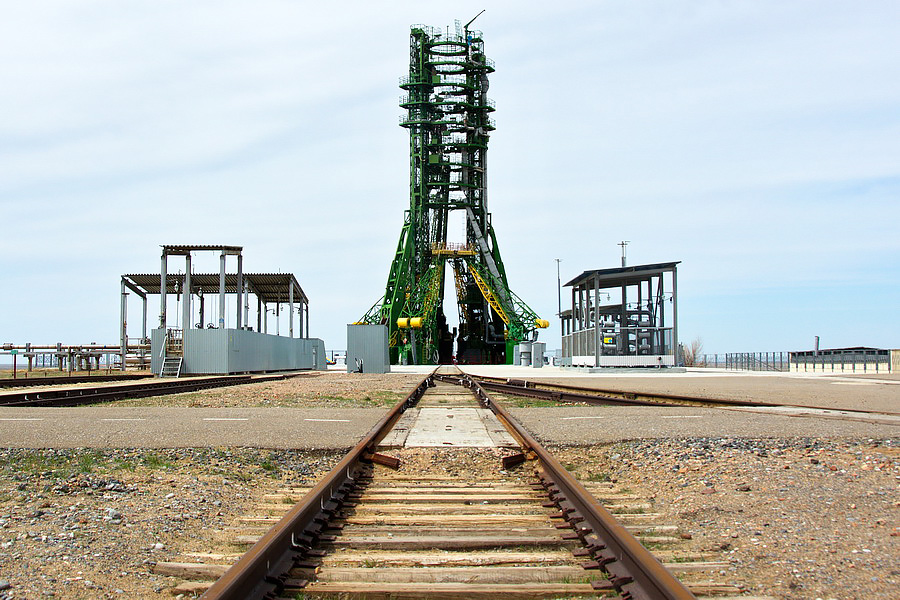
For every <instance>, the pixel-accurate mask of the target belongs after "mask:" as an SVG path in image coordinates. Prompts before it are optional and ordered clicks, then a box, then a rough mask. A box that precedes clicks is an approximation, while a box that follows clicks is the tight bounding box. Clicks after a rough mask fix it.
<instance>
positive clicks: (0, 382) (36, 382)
mask: <svg viewBox="0 0 900 600" xmlns="http://www.w3.org/2000/svg"><path fill="white" fill-rule="evenodd" d="M151 377H153V374H152V373H137V374H134V373H127V374H125V373H119V374H110V375H71V376H68V375H60V376H54V377H46V376H35V375H32V376H31V377H15V378H13V377H6V378H3V379H0V388H14V387H35V386H46V385H73V384H76V383H104V382H107V381H138V380H141V379H149V378H151Z"/></svg>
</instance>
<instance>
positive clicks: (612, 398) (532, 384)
mask: <svg viewBox="0 0 900 600" xmlns="http://www.w3.org/2000/svg"><path fill="white" fill-rule="evenodd" d="M469 377H471V378H472V379H474V380H476V381H478V382H479V383H480V384H481V385H482V386H483V387H484V388H485V389H489V390H492V391H496V392H500V393H503V394H509V395H515V396H524V397H528V398H537V399H541V400H556V401H558V402H584V403H586V404H598V405H609V404H620V405H638V406H682V407H684V406H692V407H697V408H723V409H737V410H741V409H750V410H752V409H754V408H799V409H812V410H834V411H841V410H847V411H851V412H854V413H865V414H872V415H892V416H893V415H900V413H898V412H893V411H884V410H867V409H862V408H843V409H842V408H828V407H824V406H814V405H809V404H788V403H780V402H766V401H756V400H753V401H749V400H735V399H732V398H701V397H698V396H682V395H678V394H663V393H656V392H626V391H622V390H602V389H597V388H589V387H577V386H573V385H566V384H561V383H546V382H543V381H529V380H525V379H503V378H500V377H486V376H483V375H470V376H469Z"/></svg>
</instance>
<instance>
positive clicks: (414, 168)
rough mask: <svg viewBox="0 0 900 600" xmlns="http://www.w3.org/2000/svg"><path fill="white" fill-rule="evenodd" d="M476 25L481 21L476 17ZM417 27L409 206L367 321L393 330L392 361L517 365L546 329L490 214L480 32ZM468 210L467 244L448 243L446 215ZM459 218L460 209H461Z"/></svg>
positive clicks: (409, 84) (405, 85)
mask: <svg viewBox="0 0 900 600" xmlns="http://www.w3.org/2000/svg"><path fill="white" fill-rule="evenodd" d="M473 21H474V19H473ZM471 23H472V21H469V23H467V24H466V26H465V27H460V23H459V21H457V22H456V26H455V28H454V31H452V32H451V31H450V30H449V28H448V29H446V30H441V29H436V28H432V27H425V26H422V25H414V26H412V28H411V33H410V45H409V76H408V77H403V78H401V80H400V87H401V88H402V89H403V90H404V91H405V92H406V95H404V96H402V97H401V99H400V106H401V107H402V108H404V109H406V111H407V114H406V115H404V116H403V117H401V120H400V126H401V127H404V128H406V129H407V130H408V131H409V156H410V182H409V210H407V211H405V213H404V222H403V229H402V230H401V233H400V242H399V244H398V245H397V253H396V255H395V257H394V261H393V263H392V264H391V270H390V274H389V275H388V281H387V286H386V288H385V294H384V297H383V298H382V300H380V301H379V302H378V303H376V304H375V306H373V307H372V308H371V309H370V310H369V312H368V313H367V314H366V316H365V317H363V319H361V322H364V323H383V324H386V325H387V326H388V328H389V331H390V346H391V361H392V362H394V363H397V362H409V363H416V364H428V363H436V362H440V363H446V362H449V361H450V359H451V357H452V355H453V341H454V338H456V341H457V350H456V356H457V359H458V360H459V362H470V363H481V362H485V363H498V362H507V363H508V362H511V361H512V356H513V352H512V348H513V346H514V345H515V344H517V343H519V342H521V341H522V340H524V339H526V338H527V337H529V336H530V335H532V334H533V335H534V336H535V337H536V329H537V328H540V327H547V325H548V323H547V321H545V320H543V319H540V318H538V316H537V315H536V314H535V313H534V311H532V310H531V309H530V308H528V306H527V305H526V304H525V303H524V302H522V300H521V299H519V298H518V297H517V296H516V295H515V294H514V293H513V292H512V291H511V290H510V289H509V285H508V283H507V279H506V271H505V270H504V268H503V260H502V259H501V258H500V250H499V248H498V246H497V238H496V236H495V234H494V228H493V226H492V225H491V215H490V213H489V212H488V210H487V186H486V181H487V147H488V139H489V137H490V132H491V131H493V130H494V123H493V121H492V120H491V118H490V114H491V112H493V111H494V103H493V102H492V101H491V100H488V98H487V90H488V74H489V73H492V72H493V71H494V65H493V62H492V61H491V60H489V59H488V58H486V57H485V55H484V41H483V39H482V34H481V32H480V31H473V30H470V29H469V25H471ZM457 211H459V212H461V213H462V215H463V217H464V222H465V241H461V242H456V243H453V242H448V240H447V226H448V219H449V217H450V216H451V214H452V213H454V212H457ZM457 214H458V213H457ZM447 263H450V265H451V266H452V268H453V274H454V281H455V284H456V295H457V302H458V305H459V331H458V332H457V331H453V332H451V331H450V330H449V328H448V326H447V319H446V317H445V316H444V312H443V303H444V271H445V266H446V264H447Z"/></svg>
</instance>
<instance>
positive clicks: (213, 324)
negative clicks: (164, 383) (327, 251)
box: [120, 245, 309, 372]
mask: <svg viewBox="0 0 900 600" xmlns="http://www.w3.org/2000/svg"><path fill="white" fill-rule="evenodd" d="M199 251H209V252H218V253H219V256H220V259H219V265H220V269H219V272H218V273H193V272H192V270H191V253H192V252H199ZM241 252H242V247H241V246H214V245H184V246H172V245H166V246H162V260H161V269H160V272H159V273H131V274H126V275H122V277H121V285H122V303H121V312H120V314H121V320H120V322H121V336H120V337H121V340H120V341H121V345H122V354H123V360H122V364H123V368H124V365H125V362H126V361H125V357H124V355H125V352H126V349H127V347H128V336H127V295H128V293H129V292H131V293H134V294H135V295H137V296H138V297H139V298H141V301H142V308H143V315H142V316H143V319H142V329H141V338H142V340H146V339H147V298H148V296H152V295H158V296H159V298H160V303H159V306H160V309H159V326H158V330H159V331H162V332H163V334H164V337H165V340H166V344H167V345H169V346H170V348H169V350H172V348H171V340H172V339H173V338H178V339H180V340H184V341H183V342H182V344H183V345H184V346H186V345H187V338H188V337H189V336H188V335H187V332H189V331H197V330H204V329H205V330H225V329H229V330H232V331H233V330H244V331H248V332H253V331H254V328H253V327H252V326H251V325H250V296H251V295H253V296H255V297H256V327H255V330H256V333H262V334H268V328H269V327H268V315H269V313H270V312H271V313H274V315H275V316H276V335H278V336H280V335H281V332H280V321H281V319H280V316H281V312H282V305H285V304H286V305H287V313H288V317H289V321H288V337H289V338H293V337H294V326H295V322H296V321H298V318H297V317H298V316H299V323H298V325H299V338H304V337H306V336H308V335H309V298H308V297H307V295H306V293H305V292H304V291H303V288H302V287H300V284H299V283H298V282H297V278H296V277H294V275H293V274H292V273H244V272H243V257H242V254H241ZM173 255H174V256H183V257H184V260H185V268H184V273H168V272H167V271H168V257H169V256H173ZM228 256H236V257H237V271H236V272H232V273H228V272H226V260H227V257H228ZM229 296H230V297H236V298H237V301H236V302H235V311H234V317H233V321H230V322H227V320H226V310H225V309H226V297H229ZM170 297H175V299H176V302H178V303H180V304H181V306H180V308H181V311H180V312H181V314H180V315H176V319H175V323H174V325H175V326H174V327H172V326H171V325H172V323H170V321H171V318H170V317H169V315H168V314H167V304H168V301H169V299H170ZM195 298H196V302H195ZM207 303H210V304H216V305H217V313H218V315H217V318H216V317H213V315H212V314H209V313H208V311H207ZM272 305H274V308H270V307H271V306H272ZM195 309H196V310H195ZM209 312H212V311H209ZM179 317H180V318H179ZM214 318H215V320H213V319H214ZM229 325H230V327H229ZM194 337H195V339H196V340H200V339H201V338H200V337H199V336H194ZM273 343H274V342H273ZM197 344H198V346H199V345H200V342H199V341H198V342H197ZM180 350H181V351H182V352H185V354H184V356H185V357H186V356H187V354H186V348H180ZM260 351H261V350H260V349H255V350H254V352H260ZM292 352H293V351H292ZM168 353H169V352H168V351H164V352H163V354H164V355H166V354H168ZM153 358H154V361H155V360H156V352H154V356H153ZM154 364H155V362H154ZM264 370H270V369H264ZM271 370H274V369H271ZM185 372H190V371H185ZM215 372H220V371H215Z"/></svg>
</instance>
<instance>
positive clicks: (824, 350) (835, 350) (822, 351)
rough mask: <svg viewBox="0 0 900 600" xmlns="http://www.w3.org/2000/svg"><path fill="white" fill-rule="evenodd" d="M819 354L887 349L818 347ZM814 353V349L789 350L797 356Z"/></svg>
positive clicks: (884, 351)
mask: <svg viewBox="0 0 900 600" xmlns="http://www.w3.org/2000/svg"><path fill="white" fill-rule="evenodd" d="M818 352H819V354H825V355H832V354H858V353H860V352H883V353H887V352H888V351H887V350H885V349H883V348H872V347H870V346H852V347H850V348H820V349H819V350H818ZM815 353H816V350H797V351H794V352H791V354H796V355H798V356H804V355H808V356H812V355H814V354H815Z"/></svg>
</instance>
